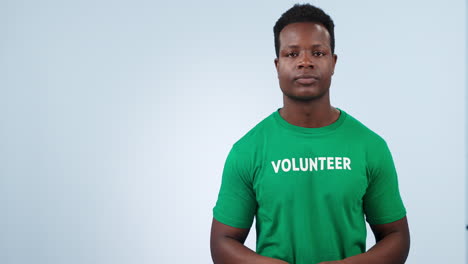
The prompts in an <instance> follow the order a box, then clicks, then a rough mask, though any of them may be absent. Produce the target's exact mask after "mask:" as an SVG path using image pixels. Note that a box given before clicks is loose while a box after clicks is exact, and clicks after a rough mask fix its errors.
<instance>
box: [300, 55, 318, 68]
mask: <svg viewBox="0 0 468 264" xmlns="http://www.w3.org/2000/svg"><path fill="white" fill-rule="evenodd" d="M314 66H315V65H314V61H313V58H312V55H311V54H308V53H307V52H302V54H301V55H300V58H299V60H298V63H297V68H298V69H302V68H311V69H313V68H314Z"/></svg>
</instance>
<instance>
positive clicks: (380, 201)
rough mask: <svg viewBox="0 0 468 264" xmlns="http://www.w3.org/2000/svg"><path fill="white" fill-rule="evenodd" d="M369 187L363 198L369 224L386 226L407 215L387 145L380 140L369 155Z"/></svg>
mask: <svg viewBox="0 0 468 264" xmlns="http://www.w3.org/2000/svg"><path fill="white" fill-rule="evenodd" d="M367 176H368V180H369V181H368V187H367V190H366V194H365V195H364V198H363V206H364V213H365V214H366V221H367V222H368V223H369V224H386V223H391V222H394V221H397V220H399V219H401V218H403V217H404V216H405V215H406V209H405V207H404V205H403V201H402V199H401V196H400V191H399V189H398V179H397V172H396V169H395V165H394V162H393V158H392V155H391V153H390V150H389V148H388V145H387V143H386V142H385V141H384V140H383V139H380V140H379V141H378V142H377V143H376V144H373V145H372V147H371V150H370V151H369V153H368V167H367Z"/></svg>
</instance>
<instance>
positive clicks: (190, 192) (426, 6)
mask: <svg viewBox="0 0 468 264" xmlns="http://www.w3.org/2000/svg"><path fill="white" fill-rule="evenodd" d="M293 3H295V2H294V1H244V0H240V1H232V2H220V1H182V2H169V1H141V0H138V1H109V0H105V1H89V0H86V1H57V0H55V1H54V0H50V1H30V0H29V1H21V0H20V1H8V0H6V1H5V0H3V1H0V33H1V35H0V36H1V41H0V88H1V89H0V92H1V93H0V124H1V129H0V144H1V145H0V158H1V161H2V162H1V163H0V164H1V166H0V175H1V177H0V212H1V217H0V263H5V264H20V263H48V264H49V263H50V264H56V263H57V264H58V263H67V264H73V263H115V264H120V263H122V264H123V263H211V257H210V251H209V233H210V227H211V220H212V211H211V210H212V208H213V206H214V204H215V202H216V199H217V194H218V190H219V186H220V183H221V173H222V168H223V165H224V161H225V158H226V156H227V153H228V151H229V150H230V148H231V146H232V144H233V143H234V142H235V141H237V140H238V139H239V138H240V137H241V136H242V135H243V134H245V133H246V132H247V131H248V130H249V129H251V128H252V127H253V126H254V125H255V124H257V123H258V122H259V121H261V120H262V119H263V118H264V117H266V116H267V115H269V114H271V113H272V112H273V111H275V110H276V109H277V108H278V107H281V106H282V94H281V92H280V89H279V86H278V81H277V78H276V72H275V68H274V64H273V59H274V57H275V55H274V46H273V33H272V27H273V25H274V23H275V21H276V20H277V19H278V17H279V16H280V15H281V14H282V13H283V12H284V11H286V10H287V9H288V8H289V7H291V6H292V4H293ZM313 3H316V4H317V5H318V6H320V7H322V8H323V9H324V10H325V11H326V12H328V13H329V14H330V15H331V16H332V18H333V19H334V21H335V24H336V53H337V54H338V63H337V68H336V71H335V75H334V78H333V82H332V87H331V98H332V104H333V105H334V106H337V107H340V108H342V109H344V110H345V111H347V112H348V113H350V114H351V115H353V116H355V117H356V118H358V119H359V120H361V121H362V122H363V123H365V124H366V125H367V126H368V127H370V128H371V129H373V130H374V131H376V132H377V133H379V134H380V135H382V136H383V137H384V138H385V139H386V140H387V142H388V144H389V146H390V148H391V150H392V153H393V156H394V159H395V163H396V166H397V170H398V172H399V179H400V190H401V194H402V197H403V199H404V202H405V205H406V207H407V210H408V219H409V223H410V228H411V235H412V246H411V252H410V256H409V259H408V261H407V263H466V261H465V252H466V249H467V248H466V242H465V224H466V223H465V219H466V216H465V211H466V210H465V207H466V202H465V189H466V188H465V186H466V181H465V175H466V172H465V163H466V160H467V157H466V153H465V146H466V145H467V142H466V137H465V130H466V118H467V115H466V107H465V103H466V98H467V97H466V79H465V74H466V72H467V68H466V57H467V56H466V46H467V45H466V32H467V27H466V25H467V23H466V15H467V12H466V10H467V8H466V2H465V1H455V0H454V1H445V2H442V1H434V0H431V1H422V0H418V1H403V0H394V1H362V0H361V1H359V0H358V1H336V0H334V1H313ZM372 243H373V238H372V234H371V233H369V239H368V246H371V245H372ZM247 245H248V246H249V247H250V248H252V249H255V229H254V227H253V228H252V230H251V233H250V235H249V238H248V240H247Z"/></svg>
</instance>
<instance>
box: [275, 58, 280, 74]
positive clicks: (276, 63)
mask: <svg viewBox="0 0 468 264" xmlns="http://www.w3.org/2000/svg"><path fill="white" fill-rule="evenodd" d="M274 62H275V68H276V72H278V63H279V60H278V58H275V60H274Z"/></svg>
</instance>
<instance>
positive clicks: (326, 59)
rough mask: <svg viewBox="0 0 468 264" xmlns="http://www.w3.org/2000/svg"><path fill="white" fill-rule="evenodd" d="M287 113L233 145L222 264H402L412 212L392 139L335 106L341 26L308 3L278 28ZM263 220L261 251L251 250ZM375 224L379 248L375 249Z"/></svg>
mask: <svg viewBox="0 0 468 264" xmlns="http://www.w3.org/2000/svg"><path fill="white" fill-rule="evenodd" d="M274 36H275V48H276V56H277V58H276V59H275V60H274V62H275V66H276V70H277V73H278V79H279V84H280V88H281V90H282V92H283V103H284V106H283V107H282V108H279V109H278V110H276V111H274V112H273V113H272V114H271V115H270V116H268V117H267V118H265V119H264V120H262V121H261V122H260V123H259V124H257V125H256V126H255V127H254V128H253V129H251V130H250V131H249V132H248V133H247V134H246V135H244V136H243V137H242V138H241V139H240V140H238V141H237V142H236V143H235V144H234V145H233V147H232V149H231V151H230V153H229V155H228V157H227V159H226V163H225V166H224V171H223V176H222V183H221V188H220V191H219V196H218V200H217V203H216V206H215V207H214V208H213V222H212V229H211V241H210V244H211V254H212V258H213V261H214V262H215V263H216V264H234V263H239V264H250V263H252V264H253V263H255V264H280V263H281V264H285V263H289V264H316V263H322V264H323V263H328V264H333V263H335V264H338V263H346V264H367V263H369V264H370V263H376V264H377V263H378V264H385V263H389V264H397V263H404V262H405V260H406V258H407V255H408V251H409V244H410V239H409V230H408V223H407V220H406V210H405V207H404V205H403V202H402V200H401V197H400V194H399V190H398V180H397V174H396V170H395V167H394V164H393V160H392V156H391V154H390V151H389V149H388V147H387V144H386V142H385V141H384V140H383V139H382V138H381V137H380V136H378V135H377V134H376V133H374V132H372V131H371V130H370V129H368V128H367V127H365V126H364V125H363V124H361V123H360V122H359V121H357V120H356V119H355V118H353V117H352V116H351V115H349V114H347V113H346V112H345V111H344V110H341V109H339V108H335V107H332V106H331V104H330V98H329V88H330V83H331V77H332V75H333V71H334V68H335V64H336V61H337V56H336V54H335V53H334V47H335V38H334V24H333V21H332V20H331V18H330V17H329V16H328V15H327V14H325V13H324V12H323V11H322V10H321V9H319V8H316V7H314V6H311V5H309V4H304V5H299V4H296V5H295V6H294V7H292V8H291V9H289V10H288V11H286V12H285V13H284V14H283V15H282V16H281V17H280V18H279V20H278V21H277V22H276V25H275V26H274ZM254 217H256V230H257V248H256V252H254V251H252V250H250V249H249V248H247V247H246V246H244V245H243V243H244V242H245V239H246V237H247V235H248V233H249V230H250V227H251V225H252V222H253V218H254ZM365 221H367V222H368V223H369V224H370V226H371V229H372V231H373V233H374V235H375V238H376V242H377V243H376V245H374V246H373V247H372V248H371V249H370V250H369V251H367V252H365V249H366V244H365V243H366V224H365Z"/></svg>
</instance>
